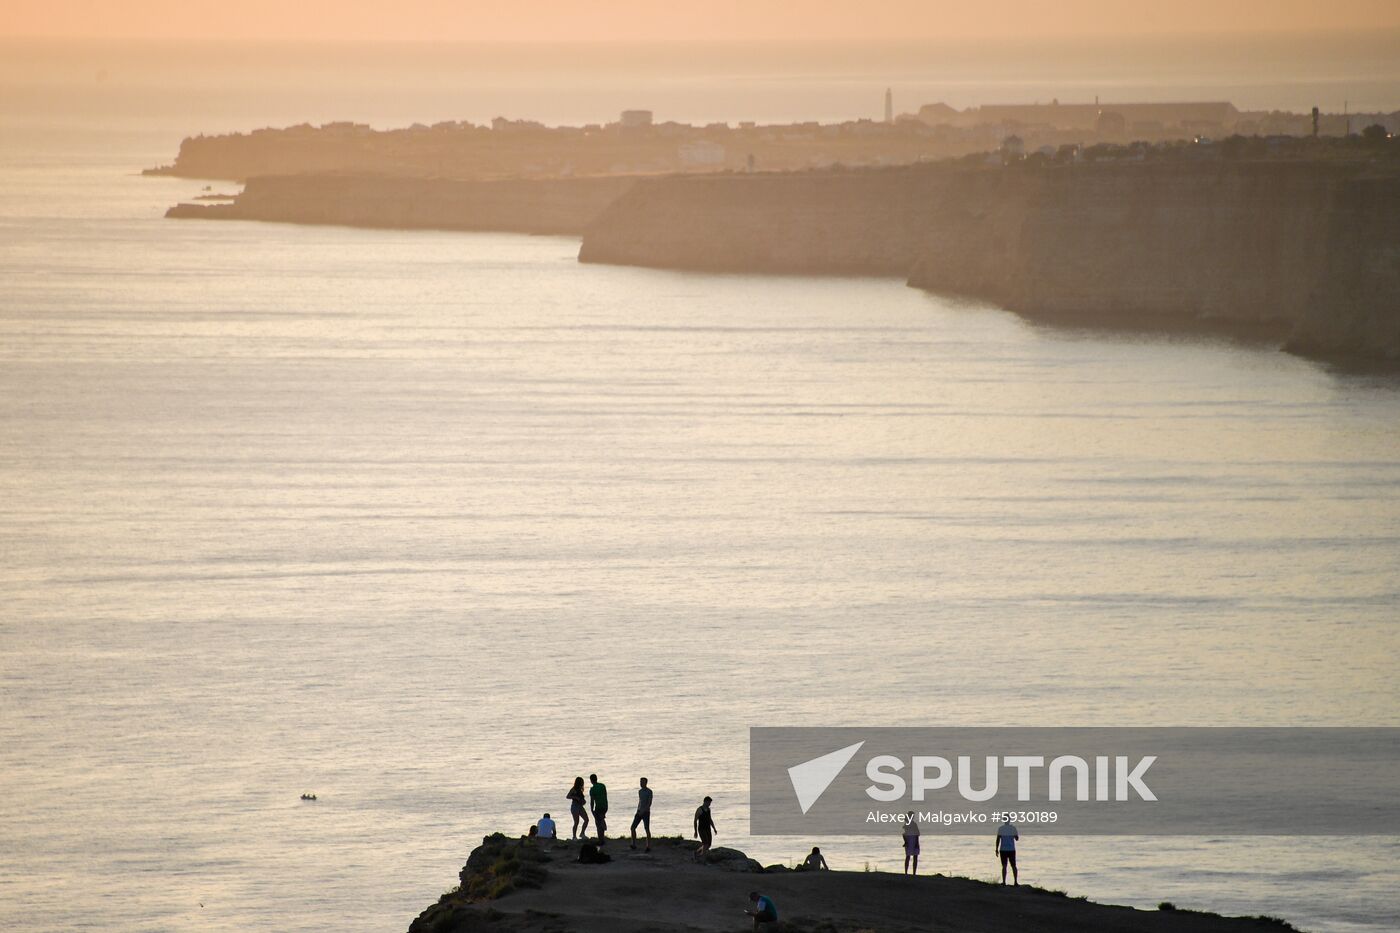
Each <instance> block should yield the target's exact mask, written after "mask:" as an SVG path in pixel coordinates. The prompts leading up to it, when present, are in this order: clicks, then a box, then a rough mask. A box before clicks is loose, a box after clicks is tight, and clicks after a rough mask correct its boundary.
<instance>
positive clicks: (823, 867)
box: [529, 774, 1021, 930]
mask: <svg viewBox="0 0 1400 933" xmlns="http://www.w3.org/2000/svg"><path fill="white" fill-rule="evenodd" d="M637 783H638V786H637V812H636V814H635V815H634V816H633V817H632V830H631V833H632V842H631V848H633V849H635V848H636V847H637V827H639V826H640V827H642V829H643V830H644V831H645V833H646V851H647V852H650V851H651V801H652V792H651V788H650V787H648V786H647V779H646V778H640V779H639V780H638V782H637ZM565 799H566V800H568V801H569V813H570V815H571V816H572V817H573V831H572V835H571V836H570V838H571V839H575V840H586V839H587V838H588V827H589V825H590V823H591V825H593V827H594V828H595V831H596V843H594V844H587V845H585V846H583V847H582V850H581V851H580V853H579V860H580V861H600V862H604V861H609V859H608V857H607V856H606V855H605V854H603V853H601V852H600V849H601V847H602V846H603V845H605V844H606V843H607V832H608V788H607V785H606V784H604V783H603V782H602V781H600V780H598V775H596V774H590V775H589V776H588V787H587V789H586V790H585V788H584V783H583V778H582V777H576V778H574V783H573V786H572V787H570V788H569V792H568V794H566V795H565ZM712 803H714V800H713V798H711V797H706V798H705V799H704V800H703V801H701V803H700V806H698V807H696V808H695V816H694V818H693V819H692V820H691V831H692V833H693V834H694V837H695V838H696V839H699V840H700V845H699V846H698V847H697V848H696V850H695V856H694V857H695V859H697V860H699V861H703V860H704V858H705V855H706V853H707V852H709V851H710V848H711V846H713V845H714V837H715V832H716V830H715V819H714V814H713V813H712V812H711V811H710V805H711V804H712ZM590 814H592V819H591V820H590V819H589V815H590ZM529 836H530V838H532V839H536V840H539V841H543V842H545V843H552V842H554V841H556V840H558V838H559V828H558V825H557V824H556V823H555V822H554V819H553V817H551V816H550V815H549V814H548V813H546V814H544V816H542V817H541V818H540V819H539V821H538V822H537V823H536V824H535V825H534V826H531V827H530V832H529ZM1020 838H1021V834H1020V832H1019V831H1018V830H1017V828H1016V824H1015V823H1012V822H1011V820H1010V819H1008V820H1006V821H1005V822H1003V823H1002V824H1001V826H999V827H997V832H996V844H995V852H996V855H997V857H998V858H1000V859H1001V883H1002V884H1006V870H1007V868H1008V867H1009V868H1010V869H1011V877H1012V882H1011V883H1012V884H1013V885H1019V884H1020V883H1021V878H1020V872H1019V871H1018V870H1017V868H1016V843H1017V841H1018V840H1020ZM903 839H904V874H906V875H917V874H918V873H919V823H918V820H916V819H915V818H914V813H913V812H912V811H911V812H909V813H908V814H906V815H905V820H904V831H903ZM829 870H830V866H828V865H827V863H826V857H825V856H824V855H822V850H821V849H820V848H818V847H816V846H813V847H812V851H811V852H810V853H809V854H808V855H807V857H806V858H805V859H803V861H802V864H801V865H799V866H797V871H829ZM749 900H750V902H751V903H752V906H751V907H750V908H749V909H748V910H747V911H745V913H747V914H748V915H749V916H751V917H752V918H753V925H754V929H755V930H757V929H758V928H759V926H760V924H765V923H776V922H777V919H778V907H777V905H776V904H775V903H774V902H773V899H772V898H771V897H769V896H768V895H766V894H760V893H759V892H757V891H753V892H750V894H749Z"/></svg>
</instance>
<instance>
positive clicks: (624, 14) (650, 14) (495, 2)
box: [0, 0, 1400, 42]
mask: <svg viewBox="0 0 1400 933" xmlns="http://www.w3.org/2000/svg"><path fill="white" fill-rule="evenodd" d="M3 5H4V8H5V11H4V14H3V15H0V37H11V38H15V37H55V38H75V39H76V38H98V39H142V38H144V39H259V40H298V41H307V40H312V41H316V40H331V41H338V40H407V41H420V40H421V41H550V42H558V41H584V42H607V41H638V40H642V41H648V40H651V41H670V40H692V41H693V40H700V41H714V40H751V41H780V40H815V41H850V40H908V39H925V38H975V37H989V38H990V37H995V38H1002V39H1025V40H1035V39H1047V38H1073V37H1109V36H1117V35H1124V36H1128V35H1145V34H1183V33H1186V34H1190V33H1204V34H1217V35H1219V34H1236V33H1248V32H1259V31H1268V32H1300V31H1318V30H1327V31H1337V30H1346V31H1353V30H1372V29H1376V30H1381V29H1384V30H1390V29H1400V3H1397V2H1395V0H1331V2H1329V3H1320V2H1317V0H1229V2H1221V0H1167V2H1164V0H1152V2H1143V0H1120V2H1108V0H998V2H996V3H991V4H987V3H973V2H968V0H962V2H958V3H946V2H939V0H862V2H853V0H846V2H839V3H838V2H829V0H706V2H689V3H687V2H683V0H506V2H501V0H486V2H482V0H394V2H386V0H240V2H239V3H236V4H231V3H228V2H227V0H220V2H212V0H3Z"/></svg>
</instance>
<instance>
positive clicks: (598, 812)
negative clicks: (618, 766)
mask: <svg viewBox="0 0 1400 933" xmlns="http://www.w3.org/2000/svg"><path fill="white" fill-rule="evenodd" d="M588 781H589V784H590V785H591V786H590V787H589V788H588V803H589V805H590V806H592V807H593V822H594V823H595V824H596V825H597V827H598V845H603V844H604V843H606V842H607V841H608V840H607V839H606V838H604V836H605V835H606V833H607V831H608V786H607V785H606V784H604V783H603V782H602V781H600V780H598V775H596V774H590V775H589V776H588Z"/></svg>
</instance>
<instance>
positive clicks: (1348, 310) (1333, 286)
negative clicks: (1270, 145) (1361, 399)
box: [1287, 176, 1400, 361]
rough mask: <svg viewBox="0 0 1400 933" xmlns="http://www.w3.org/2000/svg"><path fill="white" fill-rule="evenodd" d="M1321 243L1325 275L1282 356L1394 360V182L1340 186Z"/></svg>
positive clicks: (1398, 316)
mask: <svg viewBox="0 0 1400 933" xmlns="http://www.w3.org/2000/svg"><path fill="white" fill-rule="evenodd" d="M1325 239H1326V241H1327V243H1328V253H1327V263H1328V266H1327V274H1326V275H1325V276H1319V277H1318V279H1317V285H1316V290H1315V291H1314V292H1313V294H1312V295H1311V296H1310V300H1309V301H1308V303H1307V306H1306V307H1305V308H1304V309H1303V312H1302V317H1301V318H1300V319H1299V321H1298V324H1297V326H1296V327H1295V328H1294V330H1293V333H1292V335H1291V336H1290V338H1289V341H1288V344H1287V349H1289V350H1290V351H1293V352H1295V353H1301V354H1304V355H1308V356H1323V357H1328V356H1347V355H1359V356H1365V357H1371V358H1380V359H1384V360H1389V361H1397V360H1400V182H1397V179H1395V178H1393V177H1384V176H1381V177H1377V176H1362V177H1359V178H1355V179H1350V180H1348V181H1347V182H1346V183H1345V184H1343V185H1341V186H1340V187H1339V190H1338V192H1337V200H1336V204H1335V205H1334V208H1333V210H1332V213H1331V218H1330V225H1329V227H1328V229H1327V231H1326V234H1325Z"/></svg>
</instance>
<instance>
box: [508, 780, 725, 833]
mask: <svg viewBox="0 0 1400 933" xmlns="http://www.w3.org/2000/svg"><path fill="white" fill-rule="evenodd" d="M564 799H565V800H567V801H569V815H570V816H572V817H573V821H574V825H573V831H572V834H571V835H570V837H569V838H571V839H587V838H588V826H589V823H590V820H589V814H590V813H591V814H592V815H593V818H592V820H591V823H592V825H593V827H594V829H595V831H596V834H597V836H596V839H597V845H599V846H601V845H603V844H605V843H606V842H607V841H608V786H607V785H606V784H604V783H603V782H602V781H600V780H598V775H596V774H590V775H589V776H588V789H587V791H586V792H585V790H584V786H583V778H582V777H576V778H574V783H573V786H572V787H570V788H569V792H568V793H567V794H565V795H564ZM709 804H710V798H709V797H706V798H705V804H704V806H705V807H708V806H709ZM707 812H708V811H707ZM696 813H697V818H698V813H699V811H696ZM638 826H640V827H642V829H643V830H644V831H645V832H646V851H648V852H650V851H651V788H650V787H647V779H646V778H641V779H640V780H639V781H638V787H637V812H636V815H635V816H633V817H632V848H634V849H635V848H636V847H637V827H638ZM713 829H714V822H713V821H710V832H713ZM530 837H531V838H533V839H537V840H542V841H547V842H554V841H556V840H557V839H558V838H559V829H558V826H557V824H556V823H555V822H554V818H553V817H551V816H550V815H549V814H548V813H546V814H545V815H544V816H542V817H540V819H539V822H537V823H536V824H535V825H534V826H531V827H530ZM702 841H703V839H702ZM702 848H703V846H702Z"/></svg>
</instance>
